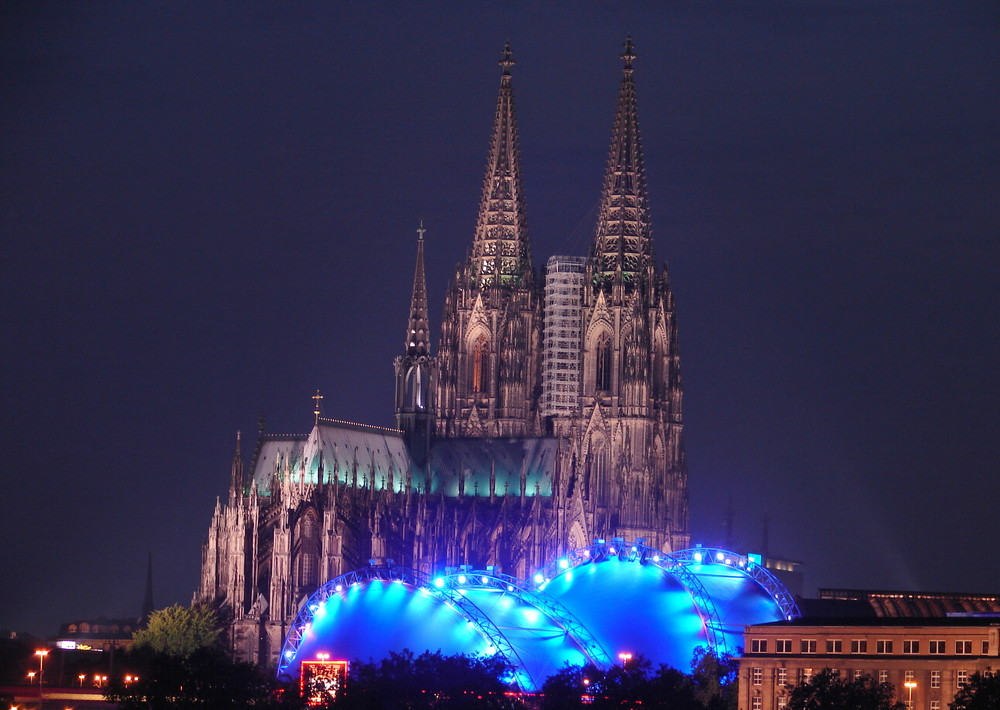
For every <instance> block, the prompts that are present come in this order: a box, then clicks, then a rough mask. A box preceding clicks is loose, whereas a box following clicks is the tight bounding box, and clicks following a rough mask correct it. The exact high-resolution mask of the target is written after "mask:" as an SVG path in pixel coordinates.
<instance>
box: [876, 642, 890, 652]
mask: <svg viewBox="0 0 1000 710" xmlns="http://www.w3.org/2000/svg"><path fill="white" fill-rule="evenodd" d="M875 653H892V640H891V639H879V640H878V641H876V642H875Z"/></svg>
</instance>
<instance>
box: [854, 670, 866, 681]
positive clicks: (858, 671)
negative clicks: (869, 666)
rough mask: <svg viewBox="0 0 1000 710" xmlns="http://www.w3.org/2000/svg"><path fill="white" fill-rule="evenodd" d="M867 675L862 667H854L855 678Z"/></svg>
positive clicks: (859, 678) (858, 678)
mask: <svg viewBox="0 0 1000 710" xmlns="http://www.w3.org/2000/svg"><path fill="white" fill-rule="evenodd" d="M864 675H865V672H864V671H863V670H861V669H860V668H855V669H854V680H861V679H862V678H863V677H864Z"/></svg>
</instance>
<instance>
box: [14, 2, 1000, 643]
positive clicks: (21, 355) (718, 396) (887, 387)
mask: <svg viewBox="0 0 1000 710" xmlns="http://www.w3.org/2000/svg"><path fill="white" fill-rule="evenodd" d="M629 33H631V34H632V36H633V39H634V41H635V47H636V53H637V55H638V59H637V60H636V63H635V67H636V74H635V78H636V84H637V90H638V97H639V119H640V125H641V127H642V132H643V147H644V152H645V161H646V171H647V182H648V185H649V190H650V200H649V201H650V206H651V210H652V217H653V231H654V240H655V250H656V256H657V258H658V259H659V260H664V259H665V260H667V261H668V262H669V266H670V273H671V280H672V284H673V288H674V292H675V294H676V300H677V310H678V318H679V323H680V344H681V352H682V363H683V370H684V379H685V400H684V403H685V410H686V411H685V424H686V429H685V436H686V450H687V460H688V466H689V470H690V492H691V510H692V516H691V526H692V532H693V537H694V539H695V540H696V541H702V542H705V543H706V544H717V543H722V542H723V541H724V540H725V531H724V521H725V518H726V509H727V506H729V505H730V501H731V504H732V507H733V510H734V530H733V538H734V542H735V546H736V547H737V548H740V549H750V550H754V549H759V547H760V545H761V537H762V534H761V530H762V525H761V519H762V516H763V515H764V514H765V513H766V514H767V515H768V516H769V518H770V521H771V522H770V547H771V552H772V553H776V554H781V555H785V556H787V557H790V558H792V559H796V560H801V561H803V562H804V563H805V568H804V569H805V572H806V589H807V591H808V592H810V593H811V592H814V591H815V589H816V588H817V587H831V586H836V587H860V588H890V589H916V590H926V591H965V592H1000V564H998V560H997V550H998V549H1000V521H998V514H997V478H998V472H1000V436H998V434H997V430H998V427H1000V386H998V385H1000V383H998V379H1000V378H998V375H997V365H998V364H1000V347H998V346H1000V342H998V341H1000V338H998V331H1000V328H998V320H1000V307H998V306H1000V293H998V290H1000V289H998V276H1000V273H998V272H1000V253H998V252H1000V247H998V238H1000V167H998V166H1000V60H998V56H1000V54H998V50H1000V5H998V4H997V3H995V2H987V1H985V0H984V1H982V2H962V1H959V2H953V3H936V2H921V1H912V0H905V1H900V2H888V1H886V2H874V1H871V0H851V1H848V0H843V1H837V2H834V1H827V0H817V1H814V2H810V1H803V0H788V2H780V1H778V0H761V1H759V2H744V1H742V0H740V1H735V0H712V1H710V2H687V1H683V2H670V3H596V2H574V3H561V2H560V3H556V2H553V3H545V2H533V3H519V2H491V3H478V4H477V3H471V4H468V5H463V4H456V3H440V4H436V3H428V2H420V3H396V2H393V3H388V2H387V3H383V4H378V5H376V4H371V3H346V2H338V3H317V4H299V3H293V4H285V3H274V4H264V3H235V2H232V3H230V2H222V3H201V2H191V3H175V2H169V3H167V2H165V3H152V2H149V3H115V2H106V3H76V4H70V3H58V4H52V5H46V4H45V3H6V4H5V5H4V7H3V8H2V10H0V180H2V185H0V255H2V259H0V265H2V280H0V288H2V304H3V308H2V313H3V327H2V338H0V347H2V351H0V352H2V355H0V394H2V400H0V401H2V417H3V421H2V426H0V458H2V461H3V463H2V468H0V477H2V478H0V481H2V488H0V491H2V492H0V496H2V498H0V503H2V507H0V509H2V514H0V535H2V540H3V544H2V546H0V578H2V580H3V581H2V583H0V628H10V629H15V630H19V631H29V632H33V633H36V634H40V635H51V634H55V633H56V632H57V631H58V628H59V624H60V623H62V622H66V621H69V620H72V619H74V618H82V617H95V616H97V615H100V614H103V615H106V616H136V615H138V614H139V611H140V607H141V603H142V596H143V588H144V580H145V570H146V559H147V555H149V554H152V557H153V566H154V577H155V601H156V604H157V606H159V607H162V606H166V605H168V604H170V603H173V602H181V603H188V602H189V601H190V600H191V594H192V592H193V591H194V589H195V587H196V586H197V583H198V575H199V565H200V554H201V553H200V545H201V543H202V540H203V539H204V536H205V534H206V531H207V527H208V523H209V519H210V516H211V513H212V509H213V506H214V505H215V500H216V496H218V495H224V494H225V491H226V489H227V485H228V477H229V467H230V462H231V459H232V453H233V447H234V440H235V433H236V430H237V429H242V430H243V431H244V443H245V449H244V453H245V456H246V457H247V458H249V456H250V453H251V451H252V446H251V444H252V441H253V438H254V436H255V431H256V428H257V416H258V412H260V411H261V410H263V411H264V412H265V415H266V422H267V423H266V428H267V431H270V432H279V433H291V432H296V433H306V432H307V431H308V430H309V428H310V426H311V423H312V414H311V409H312V404H313V403H312V400H310V396H311V395H312V394H313V393H314V391H315V390H316V389H317V388H318V389H320V390H321V391H322V392H323V394H324V395H325V396H326V399H325V400H324V413H325V415H326V416H330V417H335V418H339V419H346V420H353V421H361V422H366V423H372V424H378V425H391V424H392V407H393V402H392V391H393V389H392V388H393V374H392V359H393V357H394V356H395V355H396V354H397V353H399V352H401V348H402V343H403V331H404V327H405V324H406V317H407V310H408V307H409V296H410V287H411V284H412V277H413V261H414V256H415V240H416V228H417V225H418V220H419V219H420V218H423V219H424V221H425V225H426V227H427V237H426V238H427V247H426V252H427V280H428V290H429V293H430V300H431V307H432V311H431V317H432V329H433V330H434V332H437V329H438V328H439V327H440V314H441V306H442V303H443V297H444V289H445V286H446V283H447V280H448V278H449V276H450V275H451V274H452V273H454V266H455V264H456V262H458V261H459V260H460V259H462V258H463V256H464V253H465V250H466V248H467V246H468V245H469V244H470V243H471V239H472V235H473V228H474V224H475V218H476V210H477V206H478V201H479V197H480V191H481V185H482V177H483V169H484V166H485V161H486V154H487V143H488V138H489V133H490V128H491V125H492V120H493V114H494V111H495V107H496V93H497V89H498V87H499V73H500V69H499V67H498V66H497V64H496V62H497V59H498V58H499V56H500V52H501V49H502V47H503V43H504V42H505V41H506V40H509V41H510V42H511V46H512V48H513V51H514V57H515V59H516V61H517V65H516V66H515V67H514V69H513V75H514V76H513V84H514V92H515V100H516V105H517V111H518V121H519V131H520V138H521V157H522V172H523V175H524V180H525V191H526V200H527V203H526V204H527V215H528V222H529V226H530V234H531V239H532V245H533V256H534V262H535V265H536V267H540V266H541V265H543V264H544V262H545V259H546V258H547V257H548V256H550V255H552V254H556V253H570V254H585V253H586V251H587V249H588V247H589V244H590V241H591V239H592V236H593V230H594V221H595V218H596V210H597V205H598V199H599V192H600V188H601V183H602V178H603V170H604V164H605V160H606V154H607V148H608V143H609V140H610V135H611V126H612V120H613V116H614V106H615V99H616V95H617V88H618V82H619V80H620V77H621V60H620V59H619V55H620V54H621V47H622V42H623V40H624V38H625V36H626V35H627V34H629Z"/></svg>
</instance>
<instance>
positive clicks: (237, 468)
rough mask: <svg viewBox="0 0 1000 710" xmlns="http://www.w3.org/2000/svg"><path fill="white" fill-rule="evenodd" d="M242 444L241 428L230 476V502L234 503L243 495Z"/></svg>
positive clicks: (238, 433) (237, 433) (238, 431)
mask: <svg viewBox="0 0 1000 710" xmlns="http://www.w3.org/2000/svg"><path fill="white" fill-rule="evenodd" d="M241 449H242V447H241V446H240V430H239V429H237V430H236V451H235V452H234V453H233V468H232V472H231V474H230V477H229V502H230V504H234V503H235V502H236V499H237V498H238V497H239V496H241V495H243V452H242V450H241Z"/></svg>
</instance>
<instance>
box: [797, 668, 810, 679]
mask: <svg viewBox="0 0 1000 710" xmlns="http://www.w3.org/2000/svg"><path fill="white" fill-rule="evenodd" d="M812 677H813V669H812V668H803V669H802V671H801V673H799V682H801V683H808V682H809V681H811V680H812Z"/></svg>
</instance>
